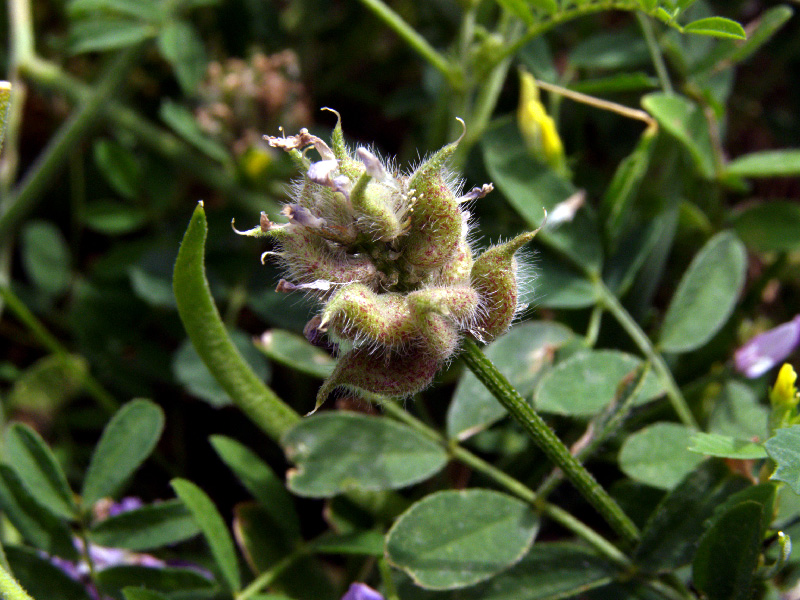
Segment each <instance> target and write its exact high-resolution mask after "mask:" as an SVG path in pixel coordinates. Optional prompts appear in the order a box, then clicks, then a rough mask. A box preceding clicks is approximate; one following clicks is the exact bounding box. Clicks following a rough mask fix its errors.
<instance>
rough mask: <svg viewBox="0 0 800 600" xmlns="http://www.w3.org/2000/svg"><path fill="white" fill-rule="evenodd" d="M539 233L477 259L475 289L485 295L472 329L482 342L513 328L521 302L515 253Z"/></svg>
mask: <svg viewBox="0 0 800 600" xmlns="http://www.w3.org/2000/svg"><path fill="white" fill-rule="evenodd" d="M538 232H539V229H537V230H536V231H531V232H528V233H522V234H520V235H518V236H517V237H515V238H514V239H512V240H509V241H508V242H506V243H505V244H500V245H497V246H492V247H491V248H489V249H488V250H486V252H484V253H483V254H481V255H480V256H479V257H478V258H477V259H476V260H475V265H474V266H473V267H472V286H473V287H474V288H475V290H476V291H477V292H478V293H479V294H480V296H481V310H480V312H479V316H478V318H477V319H476V321H475V323H474V324H473V328H472V329H473V331H474V333H475V334H476V336H477V337H479V338H480V339H481V340H482V341H484V342H491V341H492V340H494V339H495V338H497V337H498V336H500V335H502V334H504V333H505V332H506V331H507V330H508V328H509V327H510V326H511V321H513V320H514V316H515V315H516V313H517V306H518V302H519V286H518V282H517V261H516V259H515V258H514V254H516V252H517V250H519V249H520V248H522V246H524V245H525V244H527V243H528V242H530V241H531V240H532V239H533V238H534V237H535V236H536V234H537V233H538Z"/></svg>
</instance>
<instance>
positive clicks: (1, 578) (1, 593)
mask: <svg viewBox="0 0 800 600" xmlns="http://www.w3.org/2000/svg"><path fill="white" fill-rule="evenodd" d="M0 597H2V598H3V599H4V600H33V598H31V597H30V596H29V595H28V592H26V591H25V590H23V589H22V586H21V585H20V584H19V583H17V580H16V579H14V578H13V577H12V576H11V574H10V573H9V572H8V571H6V570H5V568H3V567H0Z"/></svg>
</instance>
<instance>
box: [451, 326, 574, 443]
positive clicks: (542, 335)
mask: <svg viewBox="0 0 800 600" xmlns="http://www.w3.org/2000/svg"><path fill="white" fill-rule="evenodd" d="M573 338H574V336H573V334H572V332H571V331H570V330H569V329H567V328H566V327H564V326H563V325H561V324H559V323H553V322H549V321H529V322H527V323H522V324H520V325H517V326H516V327H513V328H512V329H511V331H509V332H508V333H507V334H506V335H504V336H502V337H501V338H499V339H498V340H497V341H495V342H493V343H491V344H489V345H488V346H487V347H486V348H485V349H484V352H485V354H486V356H487V357H488V358H489V359H490V360H491V361H492V362H493V363H494V364H496V365H497V366H498V368H499V369H500V372H501V373H502V374H503V375H505V376H506V377H507V378H508V380H509V381H510V382H511V384H512V385H513V386H514V388H515V389H516V390H517V391H518V392H519V393H520V394H522V396H523V397H529V396H530V395H531V394H532V393H533V390H534V388H535V386H536V384H537V383H538V381H539V379H540V377H541V376H542V375H543V374H544V373H545V372H547V370H548V369H549V368H550V366H551V365H552V364H553V359H554V355H555V352H556V351H557V350H558V349H559V348H561V347H562V346H564V345H565V344H567V343H568V342H569V341H570V340H572V339H573ZM505 414H506V412H505V409H503V407H502V406H501V405H500V404H499V403H498V402H497V400H495V398H494V396H493V395H492V394H491V392H489V391H488V390H487V389H486V386H484V385H483V384H481V383H480V382H479V381H478V379H477V378H476V377H475V375H473V374H472V372H471V371H467V372H465V373H464V375H462V377H461V379H460V380H459V382H458V385H457V386H456V391H455V393H454V394H453V400H452V402H451V403H450V406H449V407H448V409H447V435H448V436H449V437H450V438H453V439H459V440H464V439H466V438H468V437H471V436H472V435H474V434H475V433H477V432H479V431H482V430H483V429H486V428H487V427H489V426H490V425H492V424H493V423H495V422H497V421H498V420H500V419H502V418H503V417H504V416H505Z"/></svg>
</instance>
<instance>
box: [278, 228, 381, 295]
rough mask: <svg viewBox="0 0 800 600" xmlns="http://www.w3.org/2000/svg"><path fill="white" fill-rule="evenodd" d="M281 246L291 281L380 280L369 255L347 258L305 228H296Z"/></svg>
mask: <svg viewBox="0 0 800 600" xmlns="http://www.w3.org/2000/svg"><path fill="white" fill-rule="evenodd" d="M281 247H282V252H280V253H279V256H280V258H281V261H282V262H283V263H284V265H285V266H286V270H287V272H288V275H289V277H288V278H289V279H291V280H293V281H298V282H301V283H310V282H312V281H317V280H322V281H331V282H336V283H349V282H351V281H376V280H377V270H376V269H375V265H374V264H373V263H372V261H371V260H370V258H369V257H368V256H364V255H363V254H362V255H358V256H355V255H347V254H345V253H344V252H343V251H341V250H339V249H337V248H335V247H332V246H331V244H330V243H329V242H327V241H326V240H324V239H322V238H320V237H319V236H317V235H315V234H314V233H313V232H309V231H306V230H304V229H302V228H295V229H294V230H293V231H292V234H291V235H289V236H287V237H286V238H285V239H284V240H282V242H281Z"/></svg>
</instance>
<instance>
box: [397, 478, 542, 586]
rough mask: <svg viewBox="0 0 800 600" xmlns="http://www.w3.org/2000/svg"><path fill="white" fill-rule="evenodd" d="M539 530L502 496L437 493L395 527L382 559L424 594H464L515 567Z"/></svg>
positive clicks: (521, 506)
mask: <svg viewBox="0 0 800 600" xmlns="http://www.w3.org/2000/svg"><path fill="white" fill-rule="evenodd" d="M538 529H539V519H538V518H537V517H536V515H535V514H534V513H533V511H531V509H530V507H528V506H527V505H526V504H525V503H524V502H520V501H519V500H517V499H515V498H512V497H510V496H507V495H505V494H499V493H497V492H491V491H488V490H477V489H475V490H466V491H463V492H456V491H447V492H439V493H437V494H431V495H429V496H427V497H426V498H425V499H423V500H421V501H420V502H417V503H416V504H414V505H413V506H412V507H411V508H409V509H408V511H406V512H405V513H403V515H401V517H400V518H399V519H398V520H397V521H396V522H395V524H394V526H393V527H392V529H391V531H390V532H389V535H388V537H387V540H386V555H387V558H388V559H389V561H390V562H391V563H392V564H393V565H395V566H396V567H398V568H400V569H402V570H403V571H405V572H406V573H408V574H409V575H410V576H411V577H412V578H413V579H414V581H415V582H416V583H417V584H419V585H421V586H422V587H424V588H429V589H439V590H442V589H454V588H462V587H466V586H469V585H473V584H475V583H478V582H480V581H483V580H485V579H488V578H489V577H491V576H492V575H494V574H496V573H499V572H501V571H504V570H506V569H507V568H508V567H510V566H511V565H513V564H515V563H516V562H518V561H519V560H520V559H521V558H522V556H523V555H524V554H525V553H526V551H527V550H528V548H530V545H531V544H532V543H533V539H534V537H535V536H536V533H537V531H538Z"/></svg>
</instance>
